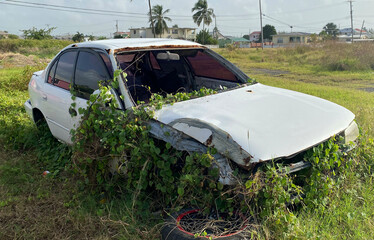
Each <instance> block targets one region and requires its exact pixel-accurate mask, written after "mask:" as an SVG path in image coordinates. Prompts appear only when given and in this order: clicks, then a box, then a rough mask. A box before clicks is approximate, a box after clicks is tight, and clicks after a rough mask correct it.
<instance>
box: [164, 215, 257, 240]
mask: <svg viewBox="0 0 374 240" xmlns="http://www.w3.org/2000/svg"><path fill="white" fill-rule="evenodd" d="M249 222H250V218H247V217H244V216H243V215H241V214H234V215H233V216H231V217H228V216H220V217H219V218H218V217H217V216H213V215H212V214H210V215H208V216H207V215H204V214H203V213H202V211H201V210H200V209H197V208H188V209H183V210H181V211H179V212H177V213H175V214H172V215H171V216H170V217H169V218H168V219H167V220H166V222H165V224H164V226H163V228H162V229H161V235H162V239H163V240H193V239H195V240H196V239H205V240H206V239H218V240H243V239H250V234H249V231H248V229H249Z"/></svg>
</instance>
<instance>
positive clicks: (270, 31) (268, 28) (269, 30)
mask: <svg viewBox="0 0 374 240" xmlns="http://www.w3.org/2000/svg"><path fill="white" fill-rule="evenodd" d="M262 31H263V32H264V39H269V40H270V39H272V35H276V34H277V30H275V27H274V26H272V25H269V24H266V25H265V26H264V27H263V28H262ZM260 40H261V37H260Z"/></svg>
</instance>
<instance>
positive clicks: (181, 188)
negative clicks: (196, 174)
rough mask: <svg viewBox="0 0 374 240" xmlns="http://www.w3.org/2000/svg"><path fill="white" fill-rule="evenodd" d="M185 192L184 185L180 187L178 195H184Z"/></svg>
mask: <svg viewBox="0 0 374 240" xmlns="http://www.w3.org/2000/svg"><path fill="white" fill-rule="evenodd" d="M183 194H184V188H183V187H178V195H179V196H183Z"/></svg>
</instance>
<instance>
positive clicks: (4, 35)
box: [0, 31, 9, 39]
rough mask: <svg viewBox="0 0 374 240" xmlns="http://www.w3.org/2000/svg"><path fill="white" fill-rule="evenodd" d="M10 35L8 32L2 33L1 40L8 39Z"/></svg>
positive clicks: (0, 33)
mask: <svg viewBox="0 0 374 240" xmlns="http://www.w3.org/2000/svg"><path fill="white" fill-rule="evenodd" d="M8 35H9V33H8V32H6V31H0V39H1V38H8Z"/></svg>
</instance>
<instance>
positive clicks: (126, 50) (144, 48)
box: [114, 45, 205, 53]
mask: <svg viewBox="0 0 374 240" xmlns="http://www.w3.org/2000/svg"><path fill="white" fill-rule="evenodd" d="M191 48H200V49H201V48H205V47H204V46H201V45H161V46H146V47H124V48H118V49H114V53H120V52H131V51H141V50H162V49H191Z"/></svg>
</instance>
